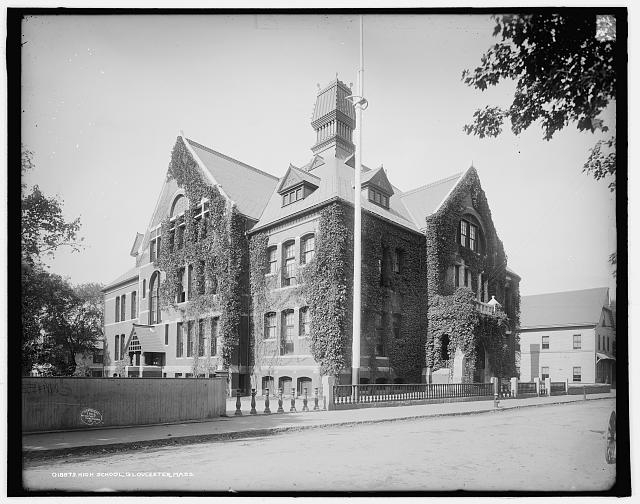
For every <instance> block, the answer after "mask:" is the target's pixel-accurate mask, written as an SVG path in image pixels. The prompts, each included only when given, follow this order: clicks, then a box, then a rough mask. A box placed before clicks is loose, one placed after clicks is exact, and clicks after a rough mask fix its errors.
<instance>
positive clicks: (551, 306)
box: [520, 287, 609, 329]
mask: <svg viewBox="0 0 640 504" xmlns="http://www.w3.org/2000/svg"><path fill="white" fill-rule="evenodd" d="M608 306H609V289H608V288H607V287H598V288H595V289H585V290H576V291H567V292H553V293H549V294H537V295H534V296H522V299H521V301H520V328H521V329H533V328H551V327H567V326H580V325H593V326H595V325H596V324H597V323H598V321H599V320H600V315H601V313H602V308H603V307H608Z"/></svg>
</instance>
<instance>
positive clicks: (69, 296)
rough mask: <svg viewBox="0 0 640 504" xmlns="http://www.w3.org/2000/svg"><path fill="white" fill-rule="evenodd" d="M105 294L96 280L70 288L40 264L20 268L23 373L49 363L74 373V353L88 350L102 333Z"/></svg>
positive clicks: (57, 371)
mask: <svg viewBox="0 0 640 504" xmlns="http://www.w3.org/2000/svg"><path fill="white" fill-rule="evenodd" d="M102 327H103V296H102V291H101V286H100V285H98V284H84V285H79V286H76V287H73V286H72V285H71V284H70V283H69V282H68V281H67V280H65V279H64V278H62V277H61V276H59V275H55V274H51V273H49V272H48V271H46V270H44V269H43V268H41V267H39V266H31V265H28V264H25V265H24V266H23V268H22V372H23V374H28V373H29V372H30V371H31V369H32V368H34V366H35V367H37V366H38V365H44V364H47V365H49V366H50V367H51V373H52V374H56V375H73V374H74V372H75V370H76V365H77V364H76V357H77V356H79V355H89V354H92V353H93V352H94V350H95V349H96V348H97V343H98V341H100V339H101V338H102Z"/></svg>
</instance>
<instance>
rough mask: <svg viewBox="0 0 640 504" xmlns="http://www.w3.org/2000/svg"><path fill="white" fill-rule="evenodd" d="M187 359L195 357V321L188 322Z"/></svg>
mask: <svg viewBox="0 0 640 504" xmlns="http://www.w3.org/2000/svg"><path fill="white" fill-rule="evenodd" d="M187 357H193V320H189V322H187Z"/></svg>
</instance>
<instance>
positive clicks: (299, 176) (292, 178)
mask: <svg viewBox="0 0 640 504" xmlns="http://www.w3.org/2000/svg"><path fill="white" fill-rule="evenodd" d="M301 184H307V185H309V186H311V187H313V188H316V187H318V185H319V184H320V178H319V177H316V176H315V175H312V174H311V173H308V172H305V171H303V170H301V169H300V168H297V167H295V166H293V165H292V164H290V165H289V169H288V170H287V172H286V173H285V174H284V177H282V179H280V183H279V184H278V189H277V191H278V193H279V194H282V193H283V192H284V191H287V190H289V189H291V188H293V187H296V186H298V185H301Z"/></svg>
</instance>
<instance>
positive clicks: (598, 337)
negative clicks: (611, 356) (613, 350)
mask: <svg viewBox="0 0 640 504" xmlns="http://www.w3.org/2000/svg"><path fill="white" fill-rule="evenodd" d="M600 336H601V335H600V334H598V350H600Z"/></svg>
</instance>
